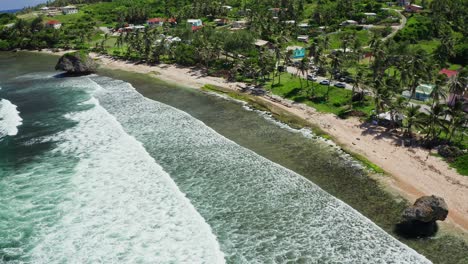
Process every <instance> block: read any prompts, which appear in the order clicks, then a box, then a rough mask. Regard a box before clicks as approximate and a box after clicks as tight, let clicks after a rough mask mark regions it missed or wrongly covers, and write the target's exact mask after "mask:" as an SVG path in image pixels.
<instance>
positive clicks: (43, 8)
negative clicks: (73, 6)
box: [39, 6, 49, 14]
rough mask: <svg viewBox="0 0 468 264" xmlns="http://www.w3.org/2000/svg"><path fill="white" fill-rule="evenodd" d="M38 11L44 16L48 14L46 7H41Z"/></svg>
mask: <svg viewBox="0 0 468 264" xmlns="http://www.w3.org/2000/svg"><path fill="white" fill-rule="evenodd" d="M39 10H41V12H42V13H45V14H47V13H48V12H49V8H48V7H47V6H44V7H41V8H40V9H39Z"/></svg>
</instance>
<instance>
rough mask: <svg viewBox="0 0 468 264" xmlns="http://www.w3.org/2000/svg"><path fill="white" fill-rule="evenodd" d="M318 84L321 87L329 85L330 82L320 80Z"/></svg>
mask: <svg viewBox="0 0 468 264" xmlns="http://www.w3.org/2000/svg"><path fill="white" fill-rule="evenodd" d="M319 83H320V84H322V85H330V81H329V80H322V81H321V82H319Z"/></svg>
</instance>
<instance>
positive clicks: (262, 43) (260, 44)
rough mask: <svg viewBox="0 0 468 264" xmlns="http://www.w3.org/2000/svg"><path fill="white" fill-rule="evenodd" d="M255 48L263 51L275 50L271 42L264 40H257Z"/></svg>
mask: <svg viewBox="0 0 468 264" xmlns="http://www.w3.org/2000/svg"><path fill="white" fill-rule="evenodd" d="M255 47H257V48H258V49H263V50H267V49H268V50H273V49H274V48H275V47H274V46H273V44H272V43H271V42H269V41H266V40H263V39H257V40H255Z"/></svg>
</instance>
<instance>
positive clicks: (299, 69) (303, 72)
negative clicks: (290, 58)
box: [296, 58, 309, 89]
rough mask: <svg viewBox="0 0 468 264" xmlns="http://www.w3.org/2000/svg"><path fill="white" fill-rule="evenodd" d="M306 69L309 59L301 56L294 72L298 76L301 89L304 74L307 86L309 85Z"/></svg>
mask: <svg viewBox="0 0 468 264" xmlns="http://www.w3.org/2000/svg"><path fill="white" fill-rule="evenodd" d="M308 69H309V60H308V59H307V58H303V59H302V60H301V61H300V62H299V66H298V67H297V72H296V75H298V76H299V83H300V84H301V89H302V88H303V87H302V79H303V78H304V76H305V77H306V82H307V86H309V80H308V79H307V72H308Z"/></svg>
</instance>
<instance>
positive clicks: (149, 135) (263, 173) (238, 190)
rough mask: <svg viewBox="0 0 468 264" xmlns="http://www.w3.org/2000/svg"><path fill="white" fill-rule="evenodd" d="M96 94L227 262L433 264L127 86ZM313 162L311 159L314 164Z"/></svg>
mask: <svg viewBox="0 0 468 264" xmlns="http://www.w3.org/2000/svg"><path fill="white" fill-rule="evenodd" d="M95 81H96V82H98V83H99V84H100V85H102V86H103V89H101V90H100V91H99V92H97V93H96V94H95V96H96V97H97V98H98V99H99V100H100V102H101V104H102V105H103V107H104V108H105V109H106V110H107V111H108V112H109V113H110V114H112V115H113V116H115V117H116V119H117V120H118V121H119V122H120V123H121V124H122V126H123V127H124V129H125V130H126V131H127V133H129V134H131V135H132V136H135V137H136V138H137V139H138V140H140V141H141V142H143V144H144V146H145V147H146V148H147V149H148V150H149V151H150V153H151V155H152V156H153V157H157V160H161V161H162V162H161V163H162V164H163V166H165V168H166V169H168V170H171V176H172V177H173V178H174V179H175V182H176V183H177V184H178V186H179V188H181V190H182V191H183V192H185V193H187V194H188V195H189V196H190V199H191V202H192V204H194V205H195V207H196V208H197V210H198V211H199V212H200V214H201V215H202V216H203V217H205V219H207V220H208V222H209V224H210V225H211V227H212V229H213V231H214V232H215V234H217V235H218V239H219V240H220V244H221V249H222V250H223V252H224V253H225V254H226V259H227V261H228V262H230V263H289V262H294V263H296V262H297V263H411V264H413V263H430V262H429V261H428V260H427V259H425V258H424V257H423V256H421V255H419V254H417V253H416V252H415V251H414V250H412V249H410V248H409V247H407V246H406V245H404V244H402V243H400V242H399V241H397V240H396V239H394V238H393V237H391V236H390V235H388V234H387V233H385V232H384V231H383V230H382V229H380V228H379V227H378V226H377V225H375V224H374V223H372V222H371V221H370V220H369V219H367V218H365V217H364V216H363V215H361V214H360V213H359V212H357V211H355V210H354V209H352V208H351V207H350V206H348V205H346V204H345V203H343V202H341V201H340V200H338V199H336V198H334V197H332V196H331V195H329V194H327V193H326V192H324V191H323V190H321V189H320V188H319V187H318V186H317V185H315V184H313V183H311V182H310V181H308V180H306V179H305V178H304V177H302V176H300V175H298V174H296V173H294V172H293V171H291V170H288V169H286V168H284V167H282V166H280V165H278V164H276V163H273V162H271V161H269V160H266V159H265V158H263V157H261V156H259V155H257V154H256V153H254V152H252V151H250V150H247V149H245V148H242V147H241V146H239V145H237V144H236V143H234V142H232V141H230V140H228V139H226V138H224V137H223V136H221V135H219V134H218V133H216V132H215V131H214V130H213V129H211V128H209V127H207V126H206V125H205V124H203V123H202V122H201V121H199V120H197V119H195V118H193V117H192V116H190V115H188V114H187V113H185V112H182V111H180V110H177V109H174V108H172V107H170V106H167V105H164V104H161V103H158V102H155V101H152V100H149V99H147V98H144V97H143V96H142V95H140V94H138V93H137V92H136V91H135V90H134V89H133V87H131V86H130V85H129V84H126V83H123V82H119V81H113V80H110V79H108V78H95ZM312 162H313V161H312Z"/></svg>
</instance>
